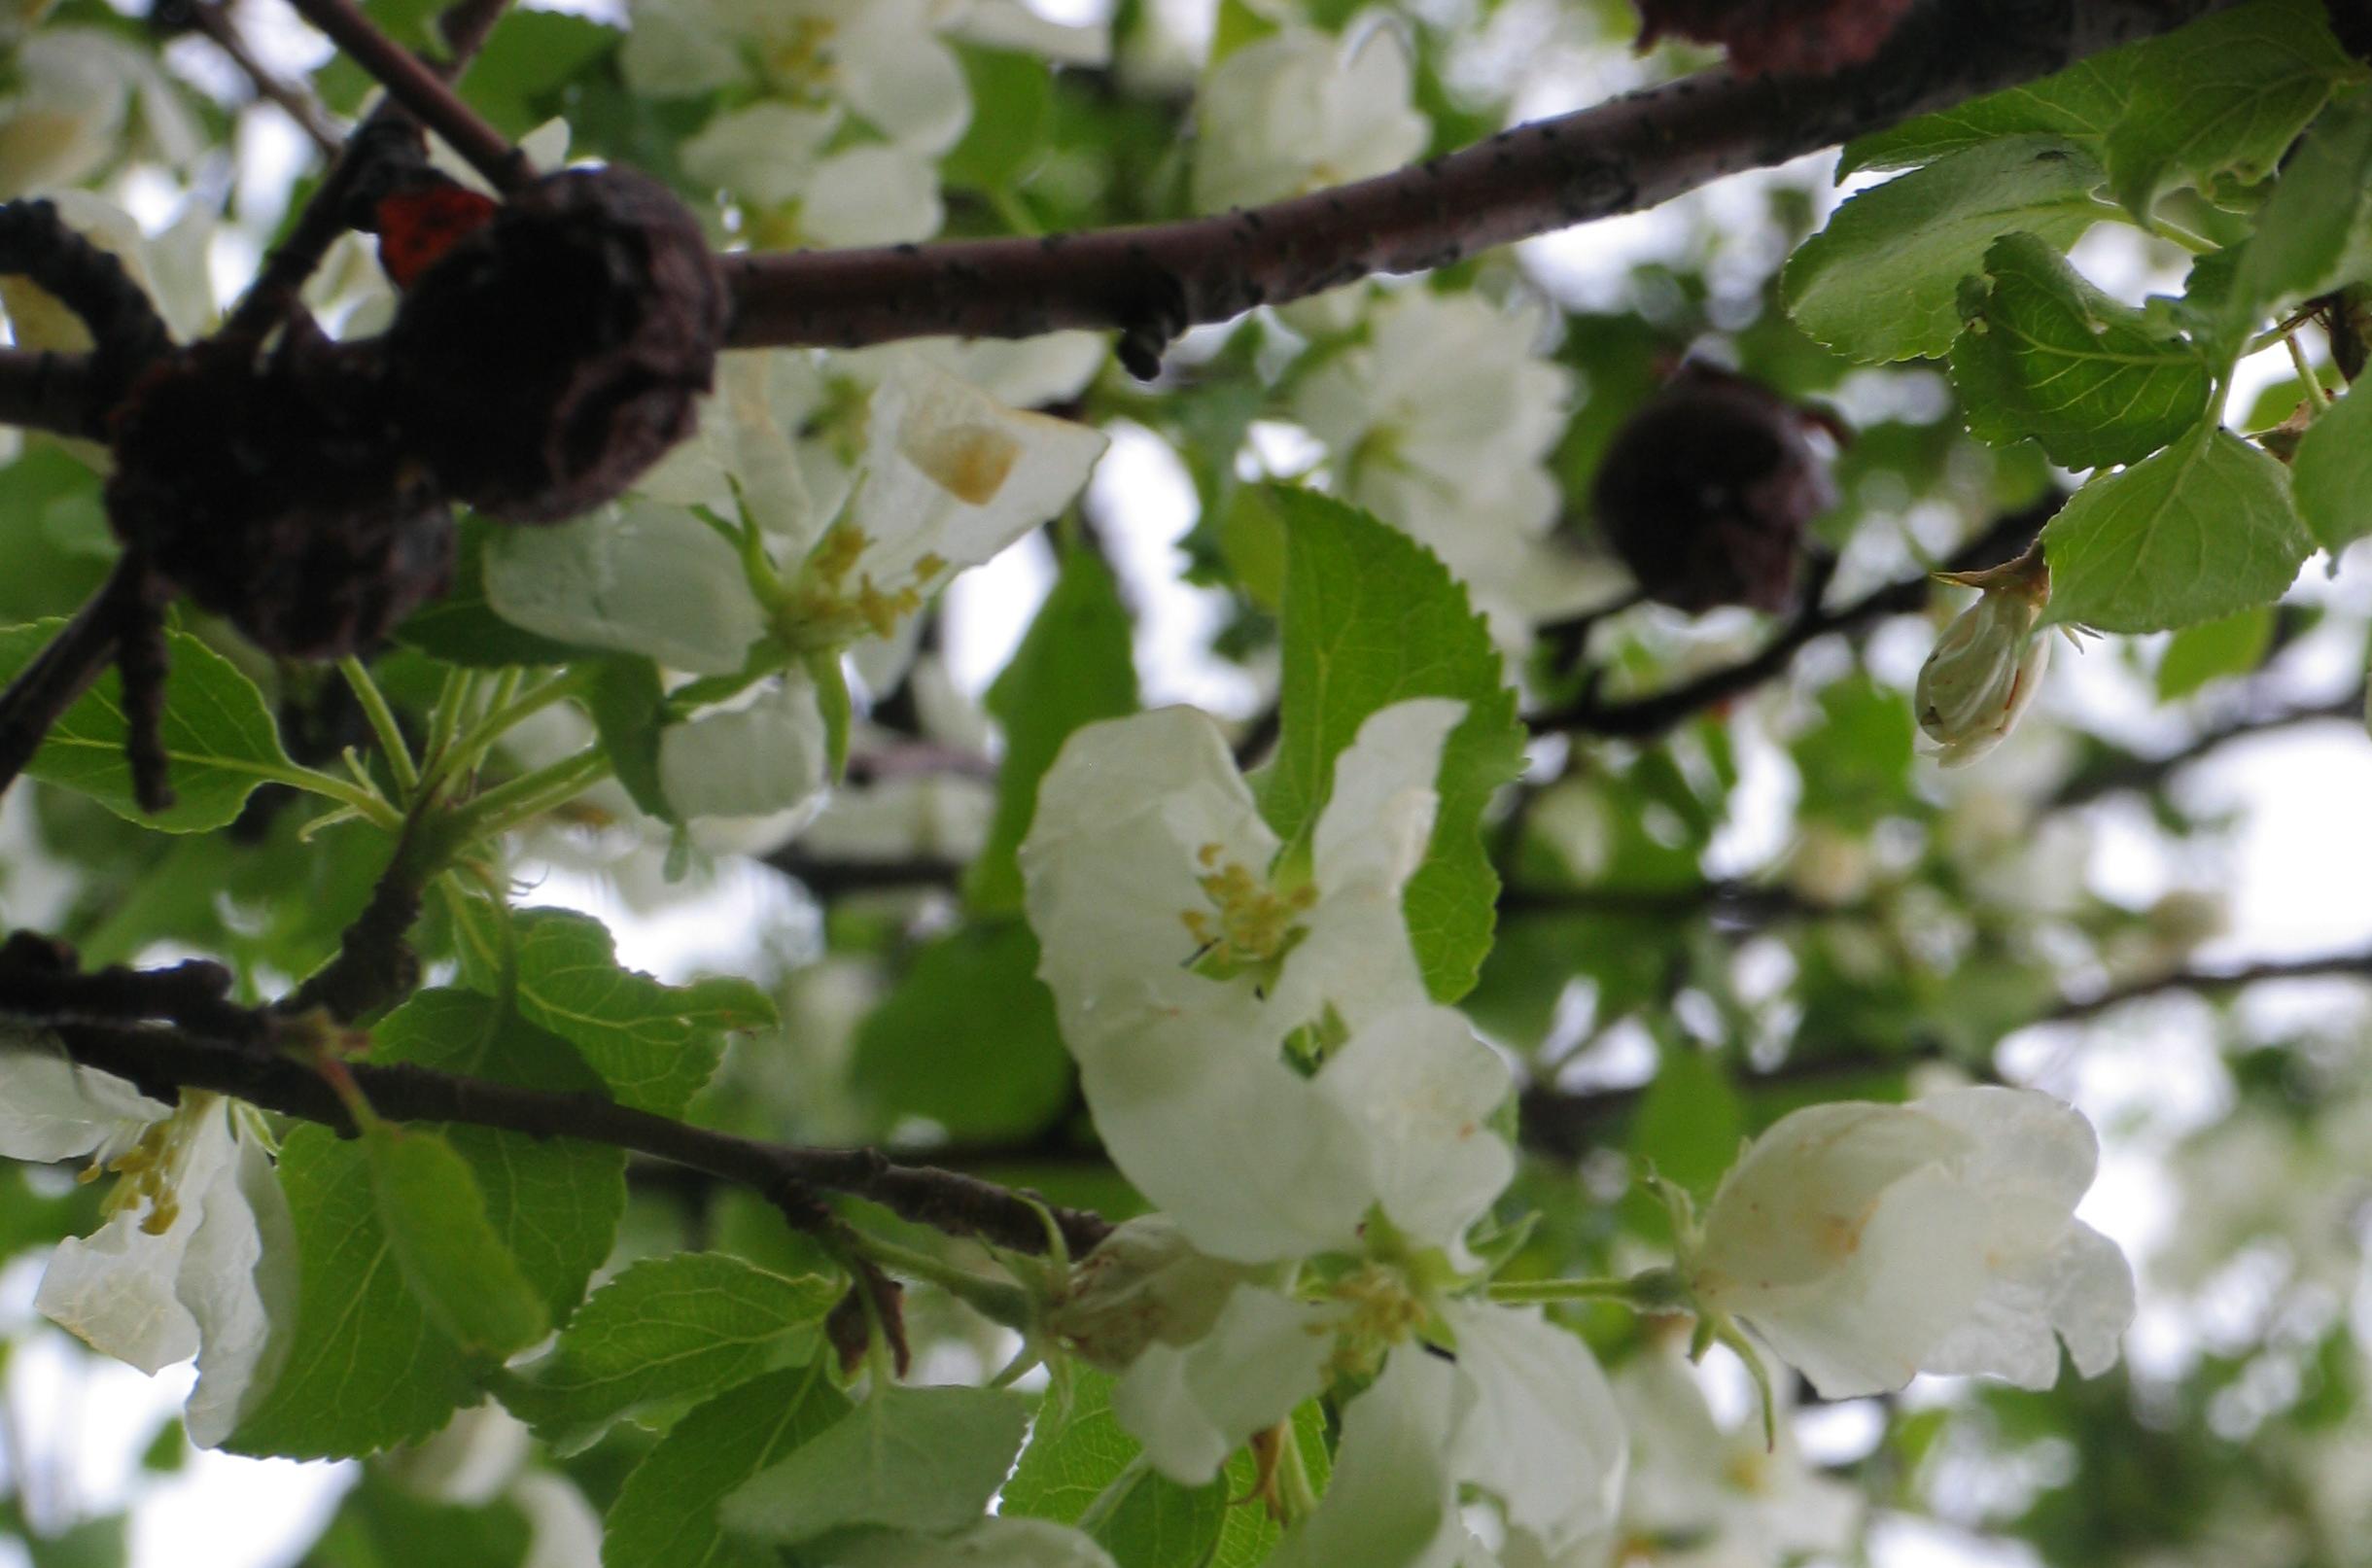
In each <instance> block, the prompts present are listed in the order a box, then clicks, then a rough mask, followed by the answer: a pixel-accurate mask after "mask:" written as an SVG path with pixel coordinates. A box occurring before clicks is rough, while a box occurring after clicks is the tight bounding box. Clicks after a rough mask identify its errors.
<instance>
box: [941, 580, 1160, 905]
mask: <svg viewBox="0 0 2372 1568" xmlns="http://www.w3.org/2000/svg"><path fill="white" fill-rule="evenodd" d="M1130 631H1131V628H1130V623H1129V608H1128V606H1126V605H1124V604H1122V603H1121V600H1120V586H1119V584H1118V583H1117V582H1116V581H1114V580H1113V577H1112V572H1111V569H1110V568H1109V567H1107V566H1105V565H1104V564H1103V563H1102V561H1100V560H1099V559H1098V558H1097V556H1096V554H1095V552H1094V551H1092V550H1086V549H1072V550H1069V551H1067V552H1065V554H1064V558H1063V569H1062V572H1061V575H1058V576H1057V577H1056V578H1055V583H1054V588H1053V591H1051V592H1050V593H1048V594H1047V596H1046V602H1045V603H1044V604H1043V605H1041V606H1040V607H1039V608H1038V612H1037V618H1036V619H1035V620H1033V621H1031V622H1030V623H1029V634H1028V635H1027V636H1025V637H1024V638H1023V639H1022V643H1021V646H1020V647H1018V648H1016V649H1014V652H1013V660H1012V662H1011V663H1009V664H1007V665H1006V666H1005V668H1004V672H1003V673H1002V674H1000V675H999V676H997V678H996V681H995V683H994V685H992V686H990V687H989V695H988V709H989V712H990V713H991V714H994V715H995V717H996V719H997V721H998V722H999V723H1001V724H1002V725H1003V726H1004V730H1005V759H1004V764H1003V766H1002V767H1000V768H999V769H998V770H997V775H996V819H995V820H994V822H993V823H992V824H991V825H990V828H989V839H988V843H987V845H986V846H985V847H984V848H983V849H982V850H981V852H980V858H979V859H978V860H975V861H974V862H973V863H972V869H971V874H970V876H969V877H968V879H967V880H966V882H965V887H964V891H965V895H966V896H967V897H968V899H969V900H970V902H971V905H972V907H973V908H974V909H978V910H982V911H994V912H996V913H999V914H1006V913H1011V912H1013V911H1016V910H1019V909H1020V908H1021V907H1022V874H1021V866H1020V864H1019V862H1018V861H1017V860H1016V858H1015V851H1017V850H1018V849H1019V848H1020V847H1021V842H1022V839H1023V838H1024V836H1026V835H1027V834H1028V833H1029V819H1030V818H1032V817H1033V816H1035V815H1036V813H1037V792H1038V782H1039V781H1040V780H1041V779H1043V778H1045V776H1046V770H1047V769H1048V768H1050V767H1052V766H1053V765H1054V758H1055V753H1056V752H1058V751H1060V750H1061V749H1063V743H1064V741H1066V740H1068V739H1069V738H1070V733H1071V731H1073V730H1075V729H1077V728H1079V727H1080V726H1081V725H1083V724H1090V723H1093V722H1095V721H1096V720H1097V719H1099V718H1116V717H1118V716H1119V715H1121V714H1133V713H1134V712H1135V711H1136V666H1135V665H1134V663H1133V662H1132V660H1131V657H1130V651H1129V642H1130Z"/></svg>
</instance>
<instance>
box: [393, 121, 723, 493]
mask: <svg viewBox="0 0 2372 1568" xmlns="http://www.w3.org/2000/svg"><path fill="white" fill-rule="evenodd" d="M727 306H728V296H727V295H726V292H725V287H724V281H723V278H722V276H721V274H720V273H719V271H718V269H717V266H716V262H715V258H714V257H713V256H712V255H711V254H710V252H709V247H708V243H707V241H706V240H705V239H704V238H702V236H701V233H700V228H699V226H698V225H697V224H695V223H694V222H693V220H692V218H691V216H690V214H688V213H686V212H685V211H684V209H683V207H682V205H681V204H680V203H679V202H678V201H677V200H676V198H675V197H674V196H672V195H670V194H669V193H668V192H667V191H666V189H665V188H664V187H662V186H660V185H659V184H658V183H657V182H655V181H653V180H650V179H647V178H645V176H643V175H640V174H637V173H635V172H633V171H632V170H630V169H622V168H614V167H612V168H605V169H570V170H566V171H563V172H561V173H558V174H553V175H549V176H546V177H545V178H544V179H542V180H540V181H538V182H537V183H536V184H534V185H532V186H530V187H528V188H527V189H526V190H525V191H523V192H520V193H519V194H518V195H516V196H514V197H512V198H511V199H510V200H509V201H507V202H506V203H505V204H504V205H503V206H502V207H501V208H500V210H498V211H497V212H496V213H495V214H494V217H493V219H492V221H491V222H489V223H487V224H486V225H485V226H484V227H482V228H479V229H477V230H476V231H475V232H473V233H471V234H469V235H468V236H467V237H465V238H463V239H461V240H459V241H457V242H456V243H454V244H453V246H452V247H451V249H450V250H448V251H446V252H444V254H443V255H442V256H440V257H439V258H438V259H437V260H436V261H435V262H434V263H433V264H431V265H429V266H428V267H427V268H426V269H425V270H423V271H422V272H421V273H420V274H419V276H418V277H417V278H416V279H415V280H414V281H413V284H412V286H411V288H410V290H409V292H407V293H406V294H405V296H404V298H403V304H402V307H401V309H400V310H399V311H398V312H397V314H396V321H395V325H394V327H392V328H391V329H390V330H389V331H388V334H387V337H386V340H385V346H386V373H387V386H388V391H389V395H390V406H391V408H392V409H393V411H394V413H395V416H396V418H397V421H398V423H399V425H400V426H401V430H402V432H403V434H404V436H405V437H406V439H407V443H408V445H409V447H410V449H411V450H412V451H413V452H415V453H417V454H418V456H419V457H420V458H421V459H422V460H423V461H424V462H425V463H427V465H428V466H429V468H430V470H432V471H433V472H434V473H435V474H436V478H437V480H438V481H439V482H440V483H441V484H442V485H443V486H444V488H445V489H446V491H447V492H448V493H450V494H451V495H453V496H456V497H458V498H459V499H461V500H464V501H467V502H469V503H470V505H472V506H475V507H477V508H478V509H479V510H481V511H485V512H489V513H492V514H493V515H495V516H498V517H503V518H506V519H508V520H510V521H513V522H553V521H557V520H559V519H561V518H565V517H572V516H575V515H576V514H577V513H579V512H582V511H585V510H587V509H589V508H590V507H593V506H596V505H600V504H601V503H603V502H605V501H609V500H610V499H612V498H613V497H615V496H616V495H617V494H618V493H619V492H620V491H622V490H624V489H625V488H626V486H627V485H628V484H629V483H631V482H632V481H633V480H634V479H635V478H636V477H637V476H638V475H640V474H641V473H642V472H643V470H645V469H646V468H648V467H649V466H650V465H651V464H653V463H655V462H656V461H658V459H659V458H660V457H661V456H662V455H663V454H664V453H665V452H666V451H667V450H668V448H670V447H672V446H674V445H675V444H676V442H677V441H679V440H680V439H682V438H683V436H686V435H688V434H690V432H691V429H692V424H693V419H694V407H693V402H694V400H695V399H696V398H698V397H699V395H700V394H702V393H704V392H706V391H708V389H709V384H710V380H711V376H712V374H713V372H714V370H715V363H716V350H717V345H718V343H719V340H720V339H721V338H722V336H723V333H724V328H725V316H726V311H727Z"/></svg>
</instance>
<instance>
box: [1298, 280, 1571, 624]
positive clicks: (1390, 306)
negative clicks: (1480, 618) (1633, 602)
mask: <svg viewBox="0 0 2372 1568" xmlns="http://www.w3.org/2000/svg"><path fill="white" fill-rule="evenodd" d="M1539 335H1540V323H1539V320H1538V319H1537V317H1536V316H1534V315H1533V314H1532V313H1530V312H1528V311H1506V310H1502V309H1500V308H1498V307H1497V306H1494V305H1492V304H1491V303H1490V302H1488V301H1487V300H1484V299H1483V298H1481V297H1480V296H1475V295H1472V294H1459V295H1442V294H1436V293H1434V292H1432V291H1431V290H1427V289H1401V290H1396V291H1393V292H1391V293H1390V294H1388V295H1386V296H1384V297H1382V298H1381V299H1379V300H1378V302H1377V303H1376V304H1375V305H1374V307H1373V308H1372V310H1371V311H1370V312H1369V326H1368V337H1367V340H1366V341H1365V342H1364V343H1361V344H1359V345H1358V346H1355V347H1352V348H1348V349H1345V350H1343V352H1342V353H1339V354H1337V355H1334V356H1333V357H1331V358H1329V359H1328V360H1326V361H1325V362H1324V363H1323V364H1322V365H1320V366H1318V367H1317V368H1316V369H1315V370H1313V371H1311V372H1310V373H1309V375H1308V377H1307V378H1305V379H1304V380H1303V381H1302V382H1301V383H1300V384H1299V386H1297V387H1296V388H1295V390H1294V393H1293V401H1292V411H1293V416H1294V418H1295V419H1297V420H1298V421H1300V422H1301V423H1302V424H1303V425H1304V426H1306V427H1308V430H1309V432H1310V434H1311V435H1313V436H1316V437H1317V438H1318V439H1319V440H1321V441H1323V442H1324V443H1325V444H1326V447H1327V449H1328V451H1329V452H1330V453H1331V454H1332V455H1333V457H1334V461H1335V464H1336V476H1337V484H1338V487H1339V488H1340V490H1341V491H1342V493H1343V496H1344V497H1345V499H1347V500H1349V501H1352V502H1354V503H1356V504H1357V505H1362V506H1365V507H1366V508H1367V509H1368V510H1370V511H1372V512H1374V513H1375V514H1376V515H1377V516H1378V517H1379V518H1381V519H1382V520H1383V521H1385V522H1387V523H1390V524H1391V525H1392V526H1393V527H1395V528H1398V529H1400V530H1401V531H1402V532H1403V533H1406V534H1408V535H1409V536H1410V537H1411V538H1413V539H1414V540H1417V542H1419V543H1421V544H1423V545H1424V546H1425V547H1426V548H1428V549H1430V550H1432V551H1433V553H1434V554H1436V555H1438V556H1440V557H1441V559H1442V561H1443V563H1444V564H1445V565H1447V566H1448V568H1449V570H1450V571H1451V572H1452V573H1454V574H1456V575H1458V576H1459V577H1461V578H1463V579H1464V580H1465V582H1466V583H1467V585H1468V586H1469V588H1470V589H1472V590H1473V592H1474V595H1475V598H1476V601H1477V607H1478V608H1479V609H1482V610H1484V611H1485V612H1487V613H1489V614H1490V615H1491V617H1492V621H1493V628H1494V631H1496V632H1498V633H1499V634H1500V635H1501V636H1502V637H1503V638H1510V637H1513V635H1514V634H1516V633H1518V632H1521V631H1522V630H1523V629H1525V628H1526V627H1528V626H1529V625H1530V624H1531V622H1532V621H1533V620H1535V619H1537V618H1540V617H1542V616H1545V615H1549V614H1553V613H1560V612H1562V611H1564V610H1570V609H1573V608H1576V607H1577V606H1579V605H1582V604H1586V603H1590V602H1594V601H1596V600H1598V599H1603V598H1604V597H1606V596H1607V592H1608V589H1609V586H1610V584H1609V583H1608V581H1607V580H1606V579H1605V576H1604V573H1603V571H1602V569H1598V568H1594V567H1591V566H1589V565H1587V563H1586V562H1584V561H1583V560H1582V559H1581V558H1579V557H1578V556H1573V555H1569V554H1567V553H1566V552H1564V551H1561V550H1559V549H1558V548H1556V547H1555V546H1554V545H1553V543H1552V541H1551V540H1549V538H1548V534H1549V530H1550V528H1551V526H1552V524H1553V523H1554V522H1555V521H1556V518H1557V515H1558V511H1559V508H1560V505H1561V503H1560V501H1559V491H1558V487H1557V484H1556V481H1555V479H1554V478H1553V477H1552V475H1551V474H1550V473H1549V470H1548V468H1547V463H1546V460H1547V458H1548V455H1549V453H1550V451H1551V450H1552V448H1553V447H1554V446H1555V444H1556V442H1557V440H1558V438H1559V437H1560V436H1562V435H1563V433H1564V429H1565V423H1566V415H1567V410H1568V406H1569V404H1570V402H1571V400H1572V395H1573V378H1572V376H1571V374H1570V373H1569V372H1568V371H1566V370H1565V369H1564V368H1563V367H1561V366H1557V365H1555V364H1554V363H1552V362H1551V361H1550V360H1548V359H1546V358H1543V357H1542V356H1541V355H1540V354H1539V352H1538V344H1539Z"/></svg>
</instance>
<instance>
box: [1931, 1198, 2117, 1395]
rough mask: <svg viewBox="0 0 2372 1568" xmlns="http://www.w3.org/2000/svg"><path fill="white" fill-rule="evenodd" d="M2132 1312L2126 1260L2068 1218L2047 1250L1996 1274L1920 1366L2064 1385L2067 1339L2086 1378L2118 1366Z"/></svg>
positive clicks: (2032, 1383) (2095, 1233) (2106, 1241)
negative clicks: (2062, 1353) (2063, 1354)
mask: <svg viewBox="0 0 2372 1568" xmlns="http://www.w3.org/2000/svg"><path fill="white" fill-rule="evenodd" d="M2133 1312H2134V1292H2133V1269H2132V1266H2131V1265H2129V1264H2127V1263H2126V1261H2125V1255H2124V1254H2123V1253H2122V1252H2120V1251H2118V1250H2117V1247H2116V1243H2115V1242H2113V1241H2111V1240H2110V1239H2109V1238H2108V1237H2105V1236H2103V1235H2101V1234H2100V1233H2099V1232H2098V1231H2095V1230H2094V1229H2092V1227H2090V1226H2089V1225H2086V1224H2084V1223H2083V1222H2082V1221H2080V1220H2071V1221H2070V1222H2069V1223H2068V1226H2067V1229H2066V1231H2065V1232H2064V1233H2063V1234H2062V1235H2061V1237H2060V1238H2059V1242H2058V1244H2057V1245H2055V1246H2054V1247H2052V1248H2051V1249H2050V1250H2049V1251H2048V1252H2045V1253H2042V1254H2041V1255H2039V1256H2034V1257H2030V1258H2028V1259H2025V1260H2022V1261H2021V1262H2020V1263H2018V1264H2016V1265H2014V1266H2012V1267H2009V1268H2006V1269H2002V1270H2000V1271H1998V1272H1995V1273H1994V1274H1993V1276H1992V1277H1991V1278H1990V1279H1989V1280H1987V1281H1986V1284H1985V1288H1984V1291H1983V1293H1982V1294H1981V1295H1979V1296H1978V1297H1977V1299H1976V1301H1975V1303H1974V1305H1973V1306H1972V1307H1971V1310H1970V1312H1969V1315H1968V1317H1967V1319H1966V1320H1965V1321H1964V1322H1962V1323H1961V1325H1960V1326H1959V1327H1958V1328H1956V1329H1955V1330H1953V1332H1952V1333H1951V1334H1949V1335H1947V1336H1946V1337H1945V1338H1944V1341H1943V1342H1942V1343H1941V1344H1939V1345H1937V1346H1936V1348H1935V1349H1934V1350H1932V1351H1930V1352H1929V1353H1928V1355H1927V1357H1926V1358H1925V1360H1924V1361H1923V1362H1922V1363H1921V1365H1922V1367H1923V1368H1924V1370H1926V1371H1928V1372H1939V1373H1982V1374H1989V1375H1991V1376H1996V1377H2006V1378H2008V1379H2009V1380H2010V1381H2011V1382H2013V1383H2016V1384H2018V1385H2019V1386H2020V1387H2022V1388H2048V1387H2050V1386H2051V1385H2052V1384H2053V1383H2055V1382H2057V1381H2058V1380H2059V1344H2060V1342H2061V1341H2062V1340H2065V1341H2066V1342H2067V1347H2068V1354H2069V1355H2070V1356H2071V1357H2072V1358H2073V1359H2074V1360H2075V1363H2076V1371H2077V1372H2079V1373H2081V1374H2082V1375H2083V1376H2087V1377H2090V1376H2096V1375H2098V1374H2100V1373H2103V1372H2106V1371H2108V1370H2109V1368H2110V1367H2111V1366H2114V1365H2115V1364H2116V1355H2117V1344H2118V1341H2119V1340H2120V1339H2122V1337H2123V1336H2124V1332H2125V1330H2126V1328H2127V1326H2128V1325H2130V1324H2131V1323H2132V1322H2133Z"/></svg>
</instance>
